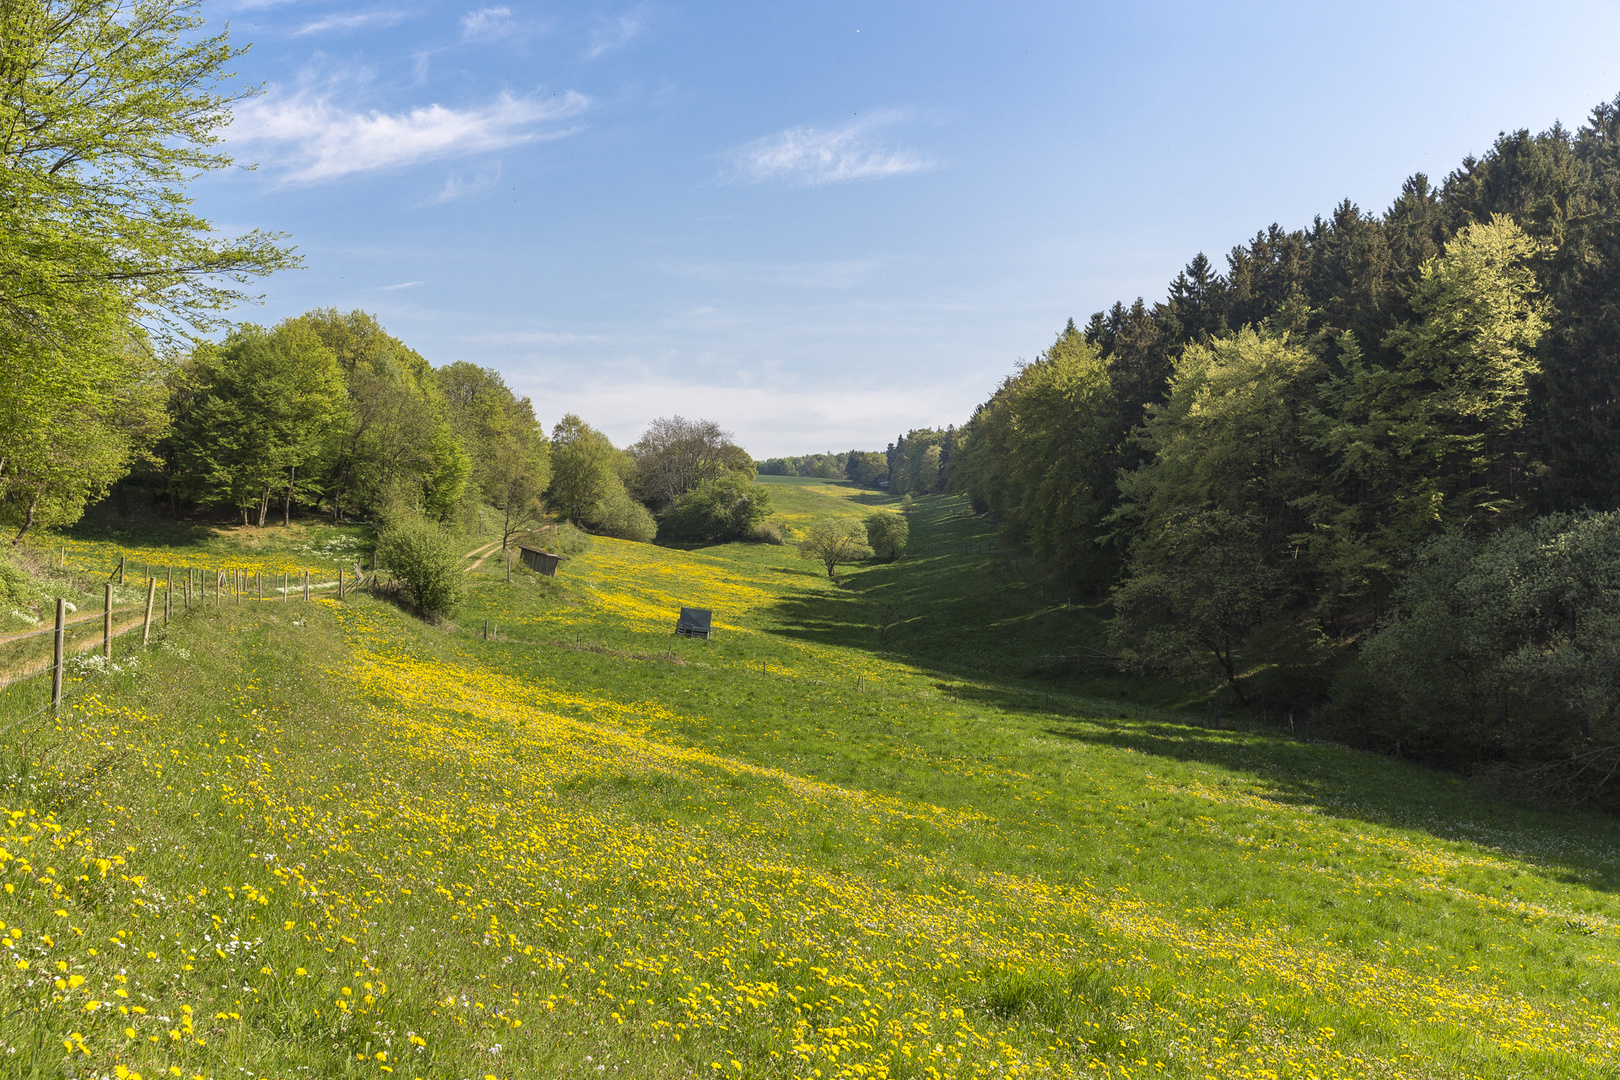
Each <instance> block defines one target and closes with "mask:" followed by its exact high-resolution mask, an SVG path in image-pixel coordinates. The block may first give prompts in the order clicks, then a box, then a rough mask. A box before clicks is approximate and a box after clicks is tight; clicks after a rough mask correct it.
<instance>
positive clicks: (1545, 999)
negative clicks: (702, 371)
mask: <svg viewBox="0 0 1620 1080" xmlns="http://www.w3.org/2000/svg"><path fill="white" fill-rule="evenodd" d="M762 479H763V480H765V481H766V482H769V483H771V484H772V494H773V499H774V500H778V501H777V507H778V511H779V512H780V513H782V514H784V515H788V516H789V520H793V519H794V517H793V516H795V515H796V516H799V517H800V518H802V519H804V520H808V519H810V518H813V517H814V516H817V515H818V514H821V513H866V512H868V510H869V508H870V506H871V505H891V504H892V501H891V500H888V498H887V496H885V495H873V494H872V493H867V495H871V496H872V501H870V502H866V501H860V498H858V497H860V496H861V493H859V492H858V491H857V490H856V489H852V488H849V487H847V486H844V485H836V484H828V483H827V482H826V481H802V480H797V479H796V478H762ZM912 522H913V536H914V538H915V539H916V540H917V541H918V543H919V547H920V548H921V549H922V550H925V551H928V552H931V554H928V555H925V556H922V557H917V558H909V559H902V560H900V561H899V562H897V563H892V564H873V565H871V566H868V567H861V568H853V567H852V568H850V570H849V572H848V573H841V576H840V580H839V581H837V582H832V581H828V580H827V578H826V576H825V574H824V572H823V571H822V570H821V569H820V567H819V566H818V565H816V564H814V563H810V562H804V561H801V560H798V559H797V558H796V557H795V551H794V549H793V548H792V547H791V546H787V547H769V546H754V545H722V546H717V547H713V548H707V549H702V550H697V551H676V550H669V549H660V548H653V547H650V546H646V545H634V544H629V543H625V542H621V541H614V540H609V539H604V538H598V539H597V540H596V541H595V543H594V544H593V545H592V546H591V548H590V550H588V551H586V552H584V553H582V554H580V555H578V556H576V557H574V558H571V559H569V560H567V561H566V562H565V563H564V564H563V570H562V573H561V575H560V576H559V577H558V578H556V579H554V580H553V579H543V578H538V577H536V576H534V575H532V574H529V573H527V572H526V571H519V572H518V573H517V574H516V576H515V579H514V582H513V583H512V584H511V585H507V584H505V583H504V580H503V573H502V570H501V569H500V567H499V566H498V563H497V560H491V561H489V562H487V563H485V564H484V565H483V566H481V567H480V568H479V569H478V570H477V571H476V572H475V573H474V574H473V575H472V578H473V592H472V596H471V599H470V601H469V603H468V605H467V607H466V609H465V610H464V611H463V612H462V614H461V615H460V617H459V622H460V629H458V630H453V631H449V630H445V629H434V628H429V627H425V626H423V625H422V624H421V623H419V622H417V621H416V620H414V619H412V618H410V617H409V616H407V615H405V614H403V613H401V612H400V611H398V610H397V609H395V608H393V607H391V606H389V605H387V604H383V603H380V602H377V601H375V600H371V599H369V598H365V597H352V598H351V599H350V600H349V601H348V602H346V603H342V604H340V603H338V602H336V601H335V599H323V600H318V601H314V602H311V603H308V604H305V603H303V602H302V601H295V602H290V603H279V604H265V605H258V604H246V603H244V604H220V605H199V606H198V607H197V608H196V609H194V610H193V612H192V613H191V614H190V615H189V616H187V617H186V618H184V619H182V620H180V621H178V622H176V623H175V624H174V625H173V626H172V627H171V630H170V632H169V633H168V634H167V635H166V636H163V637H162V638H161V640H160V642H159V643H158V644H155V645H154V646H153V647H152V648H151V649H150V650H148V651H147V652H146V653H144V654H142V655H140V656H139V663H137V664H136V665H133V666H124V667H120V669H119V670H118V671H117V672H112V673H103V672H83V673H79V674H76V675H75V679H76V680H83V681H78V682H75V683H74V684H73V685H71V686H70V688H69V689H70V698H71V700H73V701H74V702H75V704H74V706H73V708H72V709H71V711H70V713H69V714H68V715H66V716H64V717H63V718H62V719H61V721H60V722H59V723H52V722H50V721H49V720H48V719H46V720H36V721H32V722H30V723H28V724H25V725H24V726H21V727H19V728H16V729H13V730H11V731H9V732H8V733H5V734H4V735H3V738H0V808H3V811H4V815H5V816H6V820H7V824H6V826H5V831H4V832H3V833H0V852H3V853H0V880H3V881H4V882H5V885H6V888H5V891H4V892H3V893H0V922H3V923H4V924H5V925H4V928H3V930H0V933H3V934H4V935H6V941H7V949H8V954H7V959H6V963H5V964H4V966H3V968H0V1000H3V1001H5V1002H6V1003H7V1005H8V1009H7V1015H6V1016H5V1017H4V1018H3V1019H0V1062H3V1063H4V1067H3V1069H0V1072H3V1073H4V1075H6V1076H7V1077H12V1076H16V1077H41V1078H43V1077H50V1078H52V1080H56V1078H59V1077H62V1076H63V1075H65V1072H64V1069H65V1067H66V1066H68V1065H70V1064H71V1065H72V1067H73V1068H74V1069H75V1070H76V1073H75V1074H76V1075H90V1074H94V1075H106V1076H114V1075H117V1076H126V1075H134V1074H137V1073H138V1074H139V1075H141V1076H142V1077H143V1078H145V1080H151V1078H153V1077H159V1076H173V1075H180V1076H186V1077H190V1076H205V1077H210V1078H213V1077H221V1078H224V1077H237V1076H243V1075H250V1074H251V1075H253V1076H256V1077H263V1078H278V1080H279V1078H295V1077H327V1076H352V1077H362V1076H364V1077H383V1076H403V1077H421V1078H424V1080H426V1078H430V1077H432V1078H440V1077H442V1078H446V1080H452V1078H453V1080H462V1078H467V1077H474V1078H481V1077H491V1076H493V1077H496V1078H498V1080H519V1078H528V1077H554V1076H555V1077H599V1076H604V1075H617V1076H624V1077H694V1076H705V1077H706V1076H741V1077H897V1078H909V1077H916V1078H922V1077H936V1078H937V1077H1092V1076H1098V1077H1149V1076H1172V1077H1186V1078H1198V1080H1203V1078H1208V1077H1216V1078H1220V1080H1225V1078H1227V1077H1249V1078H1256V1080H1259V1078H1267V1080H1280V1078H1288V1080H1305V1078H1323V1080H1325V1078H1329V1077H1335V1078H1339V1077H1342V1078H1347V1080H1348V1078H1352V1077H1354V1078H1359V1077H1411V1078H1420V1077H1421V1078H1427V1077H1457V1078H1463V1077H1489V1078H1501V1080H1506V1078H1509V1077H1563V1078H1576V1077H1616V1076H1620V1010H1617V1009H1616V1005H1617V1004H1620V900H1617V899H1616V889H1617V888H1620V859H1617V855H1620V845H1617V840H1620V829H1617V827H1616V823H1615V822H1613V821H1610V820H1607V819H1600V818H1595V817H1583V816H1579V815H1566V816H1556V815H1543V814H1536V813H1531V812H1528V811H1521V810H1516V809H1509V808H1502V807H1497V806H1492V805H1489V804H1486V803H1484V802H1481V801H1479V800H1478V799H1477V798H1475V797H1474V795H1473V794H1472V793H1471V791H1470V789H1469V788H1468V787H1467V785H1466V784H1465V783H1463V782H1462V781H1460V780H1457V779H1455V778H1450V777H1444V776H1438V775H1435V774H1432V773H1429V772H1427V771H1425V770H1422V769H1418V768H1415V767H1411V766H1408V765H1405V764H1403V763H1400V762H1397V761H1391V760H1387V759H1381V758H1373V757H1370V756H1367V755H1363V754H1360V753H1357V752H1354V751H1351V750H1348V749H1345V748H1342V747H1336V746H1327V745H1308V744H1304V743H1299V742H1295V741H1291V740H1288V739H1285V738H1279V737H1276V736H1273V735H1266V734H1244V733H1242V732H1237V731H1212V730H1207V729H1204V728H1201V727H1197V726H1192V725H1189V724H1187V723H1186V722H1185V719H1184V718H1183V717H1182V716H1181V715H1180V714H1177V713H1174V712H1169V711H1160V710H1157V709H1154V708H1150V707H1147V706H1146V705H1142V704H1137V705H1126V704H1120V702H1121V701H1122V700H1124V699H1126V698H1131V699H1133V700H1136V701H1138V702H1144V701H1153V700H1161V701H1163V702H1164V703H1171V702H1175V701H1178V700H1181V699H1183V698H1185V697H1186V692H1185V691H1182V690H1179V689H1176V688H1173V687H1169V688H1163V687H1161V688H1155V687H1154V686H1152V685H1151V684H1145V683H1134V682H1130V681H1126V680H1113V681H1096V682H1090V683H1084V682H1072V681H1071V682H1068V683H1063V684H1053V683H1051V682H1043V681H1040V680H1037V679H1033V678H1031V677H1029V676H1027V675H1026V674H1024V671H1025V668H1026V667H1027V665H1028V662H1029V661H1030V659H1031V658H1032V657H1033V656H1034V655H1037V654H1038V653H1039V652H1040V651H1041V650H1044V649H1050V648H1055V647H1061V646H1063V645H1066V644H1074V643H1084V642H1091V641H1096V640H1097V635H1098V633H1099V632H1100V622H1099V618H1100V616H1099V614H1098V613H1097V612H1096V611H1093V610H1091V609H1087V608H1084V607H1074V606H1070V605H1069V604H1068V603H1067V602H1066V598H1064V597H1060V596H1054V595H1048V593H1047V590H1046V587H1045V586H1044V585H1043V584H1042V582H1041V581H1040V579H1039V578H1038V576H1037V575H1035V574H1033V573H1032V572H1031V571H1030V569H1029V567H1027V566H1025V565H1021V564H1020V562H1019V561H1018V559H1017V558H1016V557H1013V556H1010V555H1009V554H1007V553H1003V552H1002V551H1001V550H1000V547H999V545H998V544H997V542H996V539H995V535H994V530H993V528H992V527H991V526H989V525H987V524H985V523H983V522H981V521H978V520H977V519H975V518H973V517H972V516H971V515H969V514H967V513H966V511H965V508H964V507H963V505H962V504H961V503H960V502H959V501H957V500H954V499H949V498H945V497H931V498H927V499H922V500H919V501H918V506H917V509H916V511H915V512H914V514H913V518H912ZM324 535H325V534H321V533H312V534H311V535H310V536H308V537H305V538H303V539H298V540H296V541H294V540H292V539H291V538H289V539H288V541H287V543H288V544H289V545H290V546H289V548H288V550H287V551H285V552H279V551H278V552H267V553H266V554H265V556H264V558H265V559H266V560H267V561H266V563H265V565H267V566H268V565H269V561H268V560H270V559H281V558H289V559H291V558H293V557H294V556H296V555H297V554H299V552H298V551H297V550H295V548H296V546H297V545H298V544H310V545H312V546H313V547H314V548H315V549H319V547H320V545H321V544H322V543H323V542H324V541H322V539H321V537H322V536H324ZM345 535H347V534H345ZM133 539H134V538H120V539H119V541H118V542H117V543H111V542H109V543H108V544H103V545H99V546H98V545H86V546H84V547H81V548H78V549H74V548H72V547H71V546H70V551H69V554H70V559H71V558H74V557H77V558H79V559H81V560H82V561H83V563H84V565H85V566H86V567H87V568H89V567H90V566H91V565H92V564H93V565H94V567H98V568H99V567H103V566H105V565H106V564H107V561H108V559H109V558H111V559H112V560H113V561H114V562H116V557H117V553H118V552H120V551H121V552H123V553H124V554H125V556H126V557H127V558H129V559H130V560H131V561H134V562H142V563H144V562H146V561H150V562H151V563H153V564H154V565H164V564H163V563H162V562H161V557H166V556H165V555H164V553H165V552H172V550H173V546H172V545H171V546H143V545H141V544H137V543H134V542H133ZM191 550H193V551H194V552H196V553H198V554H206V555H208V556H209V557H211V558H224V557H226V556H233V557H234V556H237V555H242V556H243V557H245V553H244V552H239V551H238V548H237V541H236V540H235V539H234V538H233V537H231V536H230V535H229V534H228V533H225V534H221V535H219V536H215V537H213V538H212V539H208V540H206V541H203V542H200V546H198V547H196V548H194V549H191ZM75 551H77V555H75ZM681 605H688V606H692V605H698V606H709V607H712V608H713V609H714V611H715V620H716V625H717V627H718V634H717V636H716V638H715V639H714V640H713V641H710V642H702V641H691V640H687V639H683V638H676V637H674V636H673V635H672V634H671V632H670V631H671V629H672V627H673V622H674V617H675V613H676V610H677V609H678V608H679V607H680V606H681ZM486 620H488V621H489V622H490V623H491V624H492V625H493V626H494V627H496V628H497V635H498V636H497V639H496V640H492V641H486V640H483V638H482V628H483V626H484V623H485V621H486ZM120 648H121V649H122V650H123V651H122V652H120V654H119V655H120V661H121V662H123V661H125V660H126V659H127V658H128V657H132V656H135V655H136V653H135V650H134V647H133V645H129V644H126V645H121V646H120ZM7 722H8V721H4V720H0V726H3V725H4V724H5V723H7ZM119 1070H123V1071H122V1072H120V1071H119Z"/></svg>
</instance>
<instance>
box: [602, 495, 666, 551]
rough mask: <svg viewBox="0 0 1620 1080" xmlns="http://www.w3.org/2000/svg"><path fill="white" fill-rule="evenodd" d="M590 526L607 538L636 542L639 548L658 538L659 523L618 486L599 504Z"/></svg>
mask: <svg viewBox="0 0 1620 1080" xmlns="http://www.w3.org/2000/svg"><path fill="white" fill-rule="evenodd" d="M587 524H589V525H590V526H591V527H592V528H594V529H595V530H596V531H597V532H599V533H601V534H603V535H604V536H613V537H617V538H618V539H620V540H634V541H635V542H636V543H638V544H645V543H646V542H647V541H649V540H651V539H652V538H653V537H654V536H656V535H657V534H658V523H657V522H656V521H654V520H653V516H652V514H651V513H649V512H648V510H647V508H646V507H645V506H642V505H641V504H640V503H639V502H637V501H636V500H635V499H632V498H631V497H630V493H629V492H627V491H625V489H624V485H623V484H618V483H615V484H613V485H612V486H611V488H610V489H609V491H608V493H607V494H606V495H605V496H603V497H602V498H601V499H599V500H597V503H596V505H595V506H594V507H592V508H591V514H590V517H589V519H588V520H587Z"/></svg>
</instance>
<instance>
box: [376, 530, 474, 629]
mask: <svg viewBox="0 0 1620 1080" xmlns="http://www.w3.org/2000/svg"><path fill="white" fill-rule="evenodd" d="M377 560H378V562H379V563H381V564H382V565H383V566H386V567H387V568H388V569H389V570H391V571H392V572H393V574H394V576H395V577H396V578H398V579H399V581H400V584H401V586H402V587H403V588H404V592H405V598H406V599H407V600H408V601H410V603H411V605H412V606H413V607H415V608H416V610H417V611H419V612H421V613H422V614H423V615H424V616H426V617H427V618H430V619H448V618H450V617H451V616H453V615H454V614H455V613H456V611H457V610H458V609H459V608H460V607H461V601H462V600H463V599H464V598H465V596H466V592H467V577H466V575H465V574H463V573H462V571H461V556H460V553H459V552H457V551H456V547H455V543H454V542H453V541H452V540H451V538H450V534H449V533H448V532H446V531H445V530H444V529H442V528H440V527H439V526H438V525H435V524H434V523H432V522H430V521H427V520H425V519H423V518H421V517H419V516H414V515H403V514H399V515H396V516H395V518H394V521H393V522H392V523H391V524H389V526H388V527H387V528H386V529H385V530H383V534H382V536H381V537H380V538H379V539H378V541H377Z"/></svg>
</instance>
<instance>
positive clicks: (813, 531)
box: [799, 517, 872, 577]
mask: <svg viewBox="0 0 1620 1080" xmlns="http://www.w3.org/2000/svg"><path fill="white" fill-rule="evenodd" d="M871 557H872V547H871V545H870V544H868V543H867V542H866V526H864V525H862V524H861V523H860V522H859V521H856V520H855V519H854V518H832V517H824V518H817V519H816V520H815V521H812V522H811V523H810V527H809V528H808V529H806V530H805V531H804V539H803V540H800V541H799V558H801V559H814V560H816V561H817V562H819V563H821V564H822V565H823V566H825V567H826V568H827V576H828V577H837V576H838V575H837V573H836V570H837V567H838V564H839V563H846V562H855V561H856V560H858V559H870V558H871Z"/></svg>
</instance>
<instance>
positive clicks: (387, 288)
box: [379, 281, 422, 292]
mask: <svg viewBox="0 0 1620 1080" xmlns="http://www.w3.org/2000/svg"><path fill="white" fill-rule="evenodd" d="M420 284H422V282H420V281H405V282H401V283H400V284H398V285H382V286H379V288H380V289H381V290H382V291H383V292H393V291H394V290H396V289H414V288H416V287H417V286H418V285H420Z"/></svg>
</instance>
